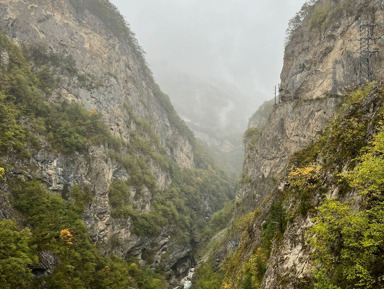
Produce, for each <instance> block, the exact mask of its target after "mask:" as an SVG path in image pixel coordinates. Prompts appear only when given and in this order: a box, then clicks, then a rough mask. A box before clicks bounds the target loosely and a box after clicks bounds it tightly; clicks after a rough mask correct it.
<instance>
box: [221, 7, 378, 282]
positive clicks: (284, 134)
mask: <svg viewBox="0 0 384 289" xmlns="http://www.w3.org/2000/svg"><path fill="white" fill-rule="evenodd" d="M311 3H312V4H309V5H305V6H303V9H302V11H300V12H299V13H298V16H297V18H296V22H295V23H296V25H297V26H295V28H294V29H293V30H292V31H291V32H290V35H289V42H288V44H287V47H286V51H285V57H284V66H283V70H282V73H281V89H280V93H281V102H280V103H279V104H278V105H276V106H275V107H274V109H273V111H272V113H271V115H270V116H269V118H268V121H267V122H266V124H265V125H264V126H263V127H262V128H261V129H260V126H259V124H258V123H257V122H253V123H251V125H250V130H248V131H247V133H246V134H245V151H246V152H245V161H244V168H243V177H242V182H241V184H240V188H239V190H238V193H237V204H238V206H237V209H236V211H235V216H236V217H235V218H237V219H238V218H240V216H242V215H244V214H245V213H246V212H249V211H253V210H255V209H256V211H255V212H254V215H252V221H250V222H249V225H248V227H247V228H246V230H245V232H244V233H243V235H242V240H241V241H240V242H239V246H238V249H237V250H236V251H235V252H232V253H230V254H229V257H227V261H226V262H224V268H225V271H226V278H225V280H224V282H223V283H222V287H221V288H313V283H314V282H315V281H314V280H315V278H314V275H313V273H314V269H315V267H316V266H315V264H314V263H313V259H312V258H311V254H312V253H313V248H312V249H311V248H310V247H309V245H308V242H307V241H308V236H309V235H308V231H309V229H310V228H312V227H313V225H314V223H313V217H314V216H316V215H317V213H318V211H317V208H318V206H320V205H321V204H323V202H324V199H327V198H336V199H338V200H342V201H347V200H351V199H356V200H359V198H360V197H359V196H358V194H357V192H356V190H353V189H349V190H348V189H346V188H345V187H344V186H343V185H341V184H340V183H337V181H336V179H337V178H338V177H337V176H336V175H337V174H338V173H341V172H343V171H345V170H346V169H347V168H350V167H349V166H350V165H351V162H350V161H351V158H353V155H354V154H355V155H356V154H357V153H356V152H354V150H355V148H354V147H355V145H352V144H346V143H343V142H344V141H345V139H349V138H351V137H352V138H354V137H356V139H355V141H356V142H355V143H356V145H357V144H358V143H360V141H361V142H362V143H365V144H367V142H368V141H369V139H371V138H372V134H373V133H374V132H375V131H377V125H378V123H376V122H375V120H374V119H375V118H376V116H377V115H378V114H380V107H381V105H380V104H379V103H381V98H382V96H381V94H380V92H378V90H376V89H373V90H372V91H371V93H370V94H369V95H368V96H367V97H366V98H365V99H364V100H363V101H362V102H361V103H359V104H356V103H355V104H354V105H352V107H349V108H348V109H346V110H345V108H344V109H343V110H342V112H340V107H341V103H342V102H343V101H344V99H343V97H340V95H345V94H348V93H349V92H350V91H351V90H353V88H356V87H357V86H358V85H359V83H360V54H358V53H355V52H358V51H359V48H360V46H359V40H360V27H361V26H360V24H364V25H365V24H367V23H369V24H372V26H371V27H372V31H371V32H370V37H372V38H375V37H379V36H381V34H382V29H381V26H382V25H381V24H380V23H381V21H382V20H383V17H384V13H383V10H382V7H381V5H380V3H379V2H377V1H359V0H357V1H328V0H319V1H312V2H311ZM364 33H366V32H363V34H362V35H363V36H362V37H365V36H364V35H365V34H364ZM356 40H357V41H356ZM370 45H371V48H370V49H371V50H378V51H379V52H380V53H372V54H371V56H370V66H371V71H370V72H371V77H372V79H375V80H377V81H379V82H380V81H382V78H383V76H384V75H383V70H382V63H383V61H382V60H383V59H382V55H381V54H382V53H381V52H382V48H383V44H382V43H381V42H380V41H376V40H370ZM363 78H364V75H363ZM367 80H368V79H367V78H366V79H363V83H364V84H366V81H367ZM353 95H354V96H353ZM357 95H360V96H359V97H362V94H361V92H357V93H355V94H352V96H350V98H352V99H353V98H354V97H356V96H357ZM364 96H366V94H365V95H364ZM359 97H357V98H359ZM361 99H362V98H360V100H361ZM346 102H347V104H345V105H344V106H348V105H350V104H351V101H350V100H347V101H346ZM352 103H353V101H352ZM357 111H358V112H357ZM356 112H357V114H354V113H356ZM337 115H338V120H337V121H335V118H336V116H337ZM341 115H342V116H341ZM356 115H357V116H356ZM351 119H352V120H356V121H357V122H358V123H359V124H360V125H361V126H364V128H367V127H368V129H367V130H366V131H364V133H362V134H361V135H364V137H363V138H362V139H361V136H359V137H357V135H360V134H358V133H357V132H358V131H359V129H358V128H357V127H353V128H352V127H350V125H351V124H350V123H349V120H351ZM357 119H358V120H357ZM332 121H333V124H332V125H329V124H330V122H332ZM335 123H337V125H336V124H335ZM356 125H357V124H356ZM326 128H327V131H328V133H324V131H325V129H326ZM363 130H364V129H363ZM329 131H330V134H329ZM355 133H356V134H355ZM350 134H352V136H351V135H350ZM321 135H322V138H321V139H320V140H319V137H320V136H321ZM342 146H346V147H348V146H352V147H351V151H350V152H349V154H345V151H344V150H343V149H341V147H342ZM357 146H360V145H357ZM345 149H347V148H345ZM356 150H357V151H358V149H356ZM319 151H321V153H319ZM319 155H320V156H319ZM343 156H344V157H343ZM328 159H329V160H330V161H328ZM303 160H305V161H303ZM311 162H313V164H315V163H316V164H317V165H318V166H319V167H315V166H311ZM324 164H328V165H327V166H326V168H324V169H320V168H323V166H324ZM295 166H298V167H299V168H301V167H302V168H303V169H304V167H305V166H308V167H309V170H310V171H311V172H312V171H316V170H320V171H321V173H319V174H320V175H321V176H320V175H319V176H318V178H319V180H320V182H321V185H319V187H316V189H313V188H308V187H306V188H305V189H302V191H300V190H299V189H297V188H296V189H295V188H294V185H293V184H292V182H290V181H289V180H290V179H289V177H288V178H287V174H288V172H291V173H292V172H293V173H292V174H293V175H290V176H291V178H293V177H292V176H294V175H295V174H296V173H298V171H295V169H294V168H295ZM308 167H307V168H308ZM298 174H300V173H298ZM312 189H313V190H314V191H311V190H312ZM292 191H293V192H295V193H293V194H291V193H289V192H292ZM341 191H343V192H342V193H341ZM346 191H347V192H346ZM300 194H304V195H300ZM325 196H326V197H325ZM283 216H285V217H283ZM285 218H286V219H285ZM284 219H285V220H288V223H285V222H286V221H284ZM235 220H236V219H235ZM271 223H274V224H273V225H271ZM276 224H279V226H278V228H276V226H277V225H276ZM271 232H272V233H271ZM235 239H236V238H233V237H232V238H229V239H228V240H227V241H226V242H227V244H228V243H230V242H232V241H233V240H235ZM231 240H232V241H231ZM271 240H272V241H271ZM227 247H228V246H227ZM229 251H230V250H229ZM329 276H333V275H332V273H329ZM330 278H331V280H332V282H333V281H334V279H332V278H333V277H330ZM317 281H319V280H318V279H317ZM334 282H336V281H334ZM322 284H323V283H322ZM324 284H325V283H324ZM332 284H336V283H332ZM338 285H340V283H338ZM318 286H319V285H318ZM343 286H344V285H343ZM318 288H320V287H318ZM322 288H323V287H322ZM335 288H336V287H335ZM338 288H339V287H338ZM341 288H347V287H341Z"/></svg>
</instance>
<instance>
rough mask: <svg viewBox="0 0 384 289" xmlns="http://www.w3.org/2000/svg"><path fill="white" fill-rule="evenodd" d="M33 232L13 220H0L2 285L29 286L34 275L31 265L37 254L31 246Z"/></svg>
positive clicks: (4, 288)
mask: <svg viewBox="0 0 384 289" xmlns="http://www.w3.org/2000/svg"><path fill="white" fill-rule="evenodd" d="M30 239H31V233H30V231H29V230H28V229H23V230H19V229H18V228H17V226H16V224H15V223H14V222H13V221H11V220H2V221H0V287H1V288H3V289H14V288H29V286H30V284H31V282H32V279H33V275H32V271H31V267H30V266H31V265H32V264H33V263H35V262H37V256H36V255H35V254H34V252H33V250H32V249H31V248H30V247H29V242H30Z"/></svg>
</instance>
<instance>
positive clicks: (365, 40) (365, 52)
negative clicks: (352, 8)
mask: <svg viewBox="0 0 384 289" xmlns="http://www.w3.org/2000/svg"><path fill="white" fill-rule="evenodd" d="M376 26H377V25H376V24H372V23H368V22H366V23H363V22H361V23H360V85H361V86H362V85H364V84H366V82H371V81H372V80H373V79H372V73H371V55H372V54H375V53H378V52H379V50H378V49H374V50H371V42H372V41H376V40H377V39H379V38H378V37H374V35H373V31H374V28H375V27H376Z"/></svg>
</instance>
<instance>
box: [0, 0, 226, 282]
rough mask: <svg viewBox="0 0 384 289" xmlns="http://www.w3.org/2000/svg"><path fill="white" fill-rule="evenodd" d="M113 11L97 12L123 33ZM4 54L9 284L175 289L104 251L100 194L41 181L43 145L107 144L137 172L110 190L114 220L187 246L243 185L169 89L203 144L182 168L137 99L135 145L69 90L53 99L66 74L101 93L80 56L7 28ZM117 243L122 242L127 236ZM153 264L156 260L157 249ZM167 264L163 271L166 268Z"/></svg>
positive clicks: (0, 122)
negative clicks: (143, 202) (145, 205)
mask: <svg viewBox="0 0 384 289" xmlns="http://www.w3.org/2000/svg"><path fill="white" fill-rule="evenodd" d="M86 2H88V1H82V2H81V3H86ZM91 2H92V1H91ZM96 2H97V1H96ZM99 2H100V3H109V2H108V1H99ZM78 3H80V2H78ZM100 5H104V4H100ZM92 7H94V6H92ZM100 7H103V6H100ZM88 8H89V7H88ZM88 8H87V9H88ZM89 9H90V8H89ZM108 9H109V8H108V7H107V8H106V9H104V8H103V9H102V10H100V11H99V12H100V13H101V14H100V15H99V14H97V15H98V17H100V18H103V19H104V18H105V17H106V16H105V15H104V14H105V11H107V12H108V11H109V12H110V13H112V14H111V15H110V16H111V17H109V18H108V17H107V19H104V20H105V21H106V23H108V21H111V22H112V23H110V24H108V25H111V27H112V28H111V29H115V30H116V33H120V32H119V31H120V30H119V29H120V28H121V27H122V26H121V27H120V25H122V24H123V22H121V21H120V22H116V21H115V20H112V18H113V16H114V15H115V14H114V13H115V12H116V11H115V12H114V10H113V9H112V10H108ZM103 11H104V12H103ZM99 12H97V13H99ZM109 12H108V13H109ZM94 13H96V12H94ZM119 19H120V18H119ZM120 20H121V19H120ZM119 23H120V24H119ZM106 25H107V24H106ZM124 29H126V30H127V29H128V28H126V26H125V28H124ZM124 33H125V32H124ZM0 52H1V57H2V59H1V63H0V82H1V83H2V85H1V86H0V100H1V101H0V166H1V167H0V188H1V190H2V193H4V195H7V196H9V202H10V204H11V205H12V207H13V208H15V209H16V212H15V213H13V214H12V217H14V218H13V219H12V220H5V219H4V218H9V216H8V215H7V214H5V213H3V212H1V215H0V216H1V220H0V227H1V230H0V231H1V234H0V254H1V257H2V258H1V259H2V262H3V265H4V266H1V269H0V284H1V287H2V288H16V287H17V288H36V287H38V286H40V285H41V284H45V285H44V286H46V287H47V288H130V287H133V288H142V289H144V288H148V289H150V288H153V289H155V288H167V287H168V284H167V281H166V280H165V277H164V276H161V275H159V274H158V273H154V271H153V270H150V269H148V268H145V267H142V266H139V265H138V260H135V259H132V258H131V256H119V257H117V256H114V255H110V256H105V255H103V254H101V253H100V252H99V249H101V248H98V247H97V246H96V245H95V244H93V243H92V242H91V241H90V235H89V232H88V230H87V228H86V226H85V224H84V222H83V220H82V219H83V215H84V210H85V208H86V207H88V206H89V204H90V202H91V200H92V199H93V197H94V195H93V192H92V190H91V189H90V188H89V187H88V186H82V187H80V186H77V185H72V186H69V185H66V186H64V189H63V190H62V191H60V192H50V191H49V190H48V189H47V184H44V183H42V181H41V176H40V175H39V173H38V172H37V169H36V166H35V164H34V163H33V156H35V155H36V154H37V153H38V152H41V151H45V152H48V153H52V154H57V155H58V154H62V155H65V156H67V157H69V158H70V157H73V156H74V155H82V156H86V155H87V154H88V153H89V150H90V148H91V147H92V146H96V147H97V146H100V147H103V148H104V149H105V150H106V151H107V152H108V154H106V155H105V158H110V160H111V161H112V162H114V164H115V165H116V166H118V167H119V168H122V169H124V170H125V171H126V172H127V175H129V179H128V180H119V179H115V180H114V182H113V183H112V185H111V187H110V190H109V197H110V202H111V206H112V217H114V218H117V219H124V218H126V219H128V218H129V219H131V220H132V222H133V228H134V229H133V233H134V234H137V235H138V236H143V237H146V238H151V237H155V236H158V235H159V234H160V232H161V231H162V230H163V228H164V227H172V228H173V229H172V230H171V231H170V233H171V237H172V238H173V239H174V240H176V241H178V242H179V243H180V244H183V245H189V244H190V243H191V242H192V241H198V240H199V239H201V238H202V236H201V232H203V231H204V228H205V227H206V226H207V225H208V221H209V218H210V217H211V215H212V214H213V213H214V212H215V211H217V210H219V209H221V208H222V207H223V206H224V203H225V202H226V201H228V200H230V199H231V198H232V197H233V195H232V194H233V187H232V186H233V185H232V184H231V183H230V181H228V178H227V177H226V175H225V174H224V173H223V172H222V171H221V170H220V169H219V168H218V167H216V166H215V165H214V164H213V162H212V160H211V159H210V158H209V157H208V156H206V155H205V153H204V151H202V150H201V149H200V148H199V146H198V145H197V144H195V142H194V139H193V135H192V133H191V132H190V130H189V129H188V128H187V127H186V126H185V124H184V123H183V122H182V121H181V119H180V118H179V117H178V116H177V114H176V113H175V111H174V109H173V107H172V105H171V104H170V102H169V99H168V97H167V96H166V95H164V94H162V93H161V92H160V90H159V89H158V90H157V91H156V93H157V97H158V98H159V102H160V103H162V105H163V106H164V109H165V110H166V112H167V113H168V116H169V120H170V121H174V124H173V125H174V126H175V127H176V129H179V130H180V134H181V135H182V136H183V137H184V136H185V137H186V138H187V139H188V140H189V141H190V142H191V143H192V144H193V146H194V153H195V163H196V167H197V168H196V169H190V170H184V169H181V168H179V167H178V166H177V164H176V163H175V161H173V160H172V159H171V157H170V156H169V155H168V154H167V153H166V150H165V149H164V148H163V147H162V146H161V144H160V140H159V137H158V135H157V134H156V133H155V131H154V129H153V128H152V127H151V125H150V124H149V123H148V122H147V121H146V120H142V119H140V118H138V117H137V116H135V114H134V113H133V112H132V111H131V110H130V108H129V106H127V105H126V106H125V109H126V110H127V115H128V116H129V119H127V122H131V124H132V123H133V124H134V125H133V127H135V129H133V130H132V131H131V134H130V141H129V142H126V141H123V140H122V139H120V138H117V137H114V136H112V134H111V133H110V130H109V128H108V127H107V126H106V125H105V123H104V120H103V116H102V115H101V114H100V113H98V112H97V111H88V110H87V109H85V108H84V107H83V106H81V105H79V104H76V103H73V102H68V101H66V100H64V98H62V99H61V100H60V95H59V97H58V98H59V100H58V101H57V102H51V101H49V98H50V96H51V94H52V92H53V91H54V90H55V89H56V88H57V86H58V84H59V82H60V77H59V76H60V74H61V73H62V74H65V75H66V76H71V77H73V79H74V83H76V84H77V85H79V87H83V86H84V85H86V86H87V87H89V89H93V88H94V87H95V86H94V85H98V84H97V83H95V82H97V81H99V80H92V79H90V78H89V77H88V76H86V75H82V74H80V73H79V72H78V71H77V69H76V66H75V65H74V62H73V60H72V59H71V58H70V57H61V56H58V55H54V54H47V53H45V52H44V49H42V50H38V49H35V48H34V47H32V46H28V45H24V47H23V50H21V49H20V48H19V47H17V46H16V45H15V44H14V43H13V42H12V41H10V40H9V39H8V38H7V37H6V36H5V35H3V34H0ZM4 55H5V56H4ZM3 59H4V61H3ZM154 166H155V167H160V168H161V169H163V170H166V171H168V172H169V175H170V177H171V178H172V185H170V186H169V187H168V188H166V189H165V190H160V189H159V188H158V187H157V184H156V178H155V176H154V173H153V172H152V170H153V167H154ZM16 167H17V168H16ZM145 188H146V189H148V190H150V191H151V193H152V194H153V200H152V203H151V206H152V208H151V211H150V212H148V213H141V212H142V208H137V207H134V205H133V204H132V203H135V202H130V200H131V199H130V197H131V191H132V190H135V191H136V197H137V196H140V194H141V192H142V191H144V189H145ZM5 191H6V192H8V194H6V193H5ZM202 204H204V205H207V206H208V207H209V210H207V209H206V208H204V207H203V206H202ZM15 216H16V217H15ZM114 241H116V240H112V241H111V242H114ZM12 244H15V245H12ZM104 245H105V244H104ZM107 245H111V244H107ZM112 245H113V246H115V247H116V246H119V244H118V242H114V244H112ZM43 252H48V253H47V254H49V256H50V257H51V259H52V260H53V261H52V262H51V264H50V265H49V266H51V268H50V269H51V271H52V272H51V273H48V274H46V275H44V276H40V275H39V274H40V273H41V272H43V271H44V272H46V269H47V268H43V269H41V264H40V263H41V262H43V261H44V260H42V258H43V257H42V253H43ZM164 258H166V256H165V255H164ZM145 261H146V262H147V264H151V262H153V260H151V257H150V254H148V258H147V259H146V260H145ZM11 268H16V269H11ZM160 269H161V268H160ZM160 269H159V270H157V272H161V273H164V270H160ZM34 276H35V277H36V276H38V277H39V278H34Z"/></svg>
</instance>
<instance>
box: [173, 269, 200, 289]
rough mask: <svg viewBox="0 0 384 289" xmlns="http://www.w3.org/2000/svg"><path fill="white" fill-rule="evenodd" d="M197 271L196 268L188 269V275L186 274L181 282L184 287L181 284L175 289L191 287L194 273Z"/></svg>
mask: <svg viewBox="0 0 384 289" xmlns="http://www.w3.org/2000/svg"><path fill="white" fill-rule="evenodd" d="M194 273H195V268H191V269H189V271H188V275H187V276H185V277H184V278H183V279H182V280H181V284H183V285H182V286H184V287H181V286H177V287H175V288H173V289H189V288H191V287H192V277H193V274H194Z"/></svg>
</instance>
